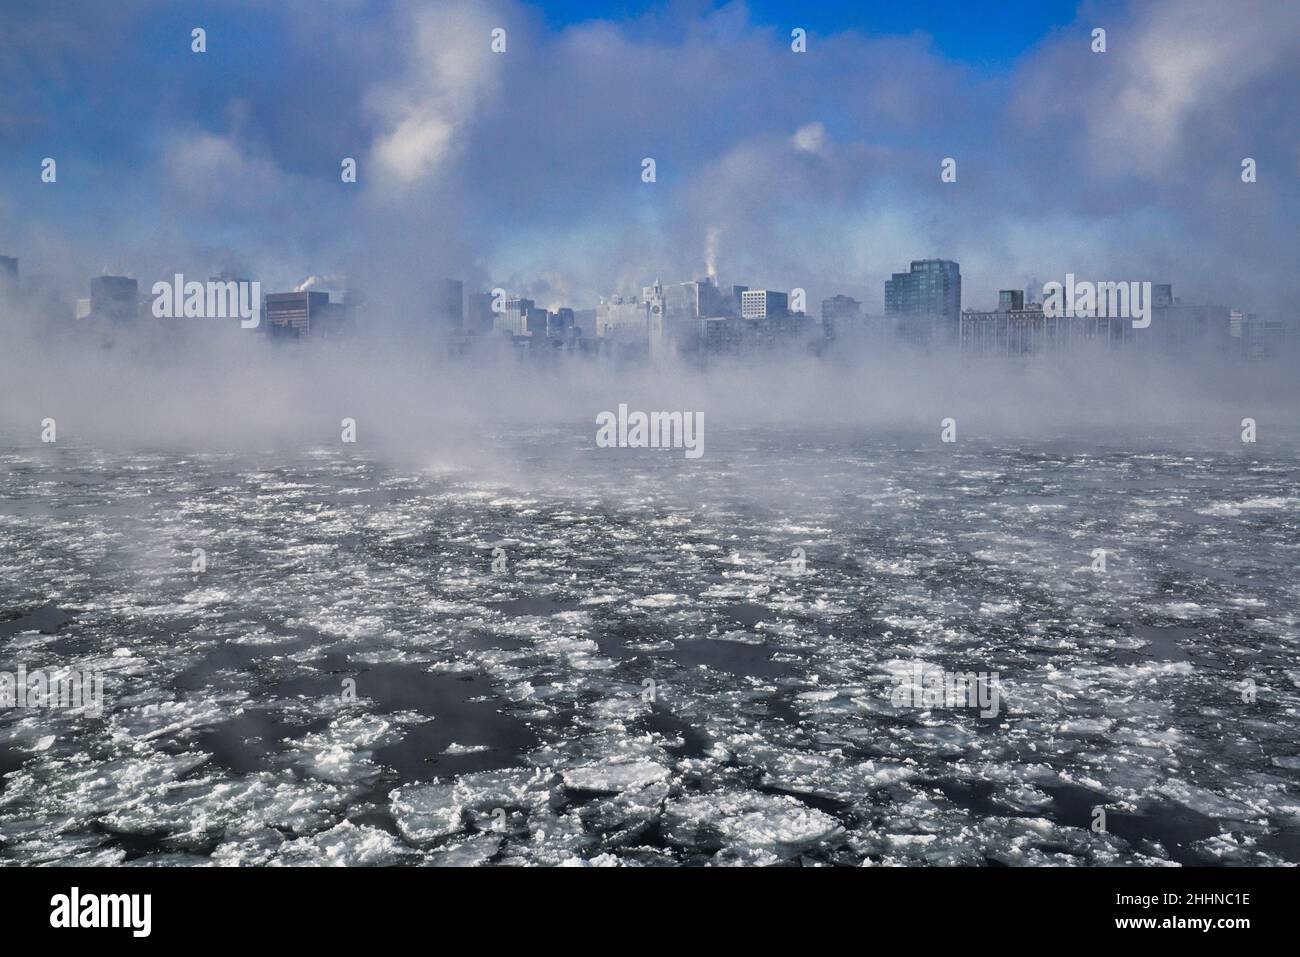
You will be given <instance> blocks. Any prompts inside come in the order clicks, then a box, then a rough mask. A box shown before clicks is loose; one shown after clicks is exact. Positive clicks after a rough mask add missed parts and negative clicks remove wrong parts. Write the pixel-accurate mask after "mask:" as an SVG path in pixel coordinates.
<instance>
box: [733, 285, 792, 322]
mask: <svg viewBox="0 0 1300 957" xmlns="http://www.w3.org/2000/svg"><path fill="white" fill-rule="evenodd" d="M789 314H790V297H789V296H788V295H787V294H786V293H783V292H773V291H772V290H771V289H747V290H745V291H744V292H742V293H741V294H740V318H742V319H784V318H785V317H786V316H788V315H789Z"/></svg>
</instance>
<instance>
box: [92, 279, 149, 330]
mask: <svg viewBox="0 0 1300 957" xmlns="http://www.w3.org/2000/svg"><path fill="white" fill-rule="evenodd" d="M90 314H91V315H92V316H94V317H96V318H98V319H107V320H109V321H110V322H134V321H135V320H136V319H137V318H138V317H139V315H140V289H139V284H138V283H137V282H136V281H135V280H134V279H129V278H127V277H126V276H96V277H95V278H94V279H92V280H90Z"/></svg>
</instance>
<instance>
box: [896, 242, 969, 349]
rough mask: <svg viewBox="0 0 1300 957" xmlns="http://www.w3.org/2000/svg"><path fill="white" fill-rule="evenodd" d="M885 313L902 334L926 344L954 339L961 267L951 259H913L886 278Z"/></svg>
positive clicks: (958, 307)
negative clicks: (906, 270)
mask: <svg viewBox="0 0 1300 957" xmlns="http://www.w3.org/2000/svg"><path fill="white" fill-rule="evenodd" d="M885 315H887V316H891V317H894V318H895V321H896V322H897V323H898V329H899V333H900V335H901V337H902V338H903V339H905V340H908V341H911V342H914V343H917V344H926V343H930V342H934V341H940V342H944V341H955V340H956V339H957V337H958V334H959V331H960V326H961V268H960V266H958V264H957V263H955V262H953V261H951V260H948V259H914V260H912V264H911V267H910V269H909V271H908V272H896V273H894V274H893V276H892V278H890V279H888V280H886V281H885Z"/></svg>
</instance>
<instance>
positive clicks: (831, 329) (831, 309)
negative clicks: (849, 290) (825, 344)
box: [822, 295, 862, 339]
mask: <svg viewBox="0 0 1300 957" xmlns="http://www.w3.org/2000/svg"><path fill="white" fill-rule="evenodd" d="M861 321H862V303H860V302H859V301H858V300H856V299H854V298H853V297H852V296H842V295H841V296H832V297H831V298H829V299H823V300H822V334H823V335H825V336H826V337H827V338H828V339H833V338H834V337H835V335H836V332H837V330H838V331H847V330H850V329H853V328H856V327H857V326H858V325H859V324H860V323H861Z"/></svg>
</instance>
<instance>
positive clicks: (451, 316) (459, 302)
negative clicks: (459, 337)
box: [433, 279, 465, 335]
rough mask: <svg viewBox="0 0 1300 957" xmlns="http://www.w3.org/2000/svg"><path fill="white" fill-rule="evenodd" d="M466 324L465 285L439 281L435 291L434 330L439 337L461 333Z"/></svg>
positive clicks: (445, 280) (450, 280)
mask: <svg viewBox="0 0 1300 957" xmlns="http://www.w3.org/2000/svg"><path fill="white" fill-rule="evenodd" d="M464 324H465V284H464V283H463V282H461V281H460V280H459V279H439V280H438V281H437V283H435V284H434V290H433V329H434V332H435V333H437V334H439V335H447V334H449V333H453V332H460V331H461V328H462V327H463V326H464Z"/></svg>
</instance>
